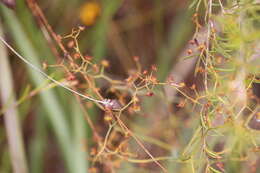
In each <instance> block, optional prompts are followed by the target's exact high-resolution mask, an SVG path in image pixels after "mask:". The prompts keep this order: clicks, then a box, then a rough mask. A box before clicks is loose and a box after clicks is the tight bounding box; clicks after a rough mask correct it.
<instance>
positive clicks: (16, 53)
mask: <svg viewBox="0 0 260 173" xmlns="http://www.w3.org/2000/svg"><path fill="white" fill-rule="evenodd" d="M0 40H1V41H2V42H3V43H4V44H5V45H6V46H7V47H8V48H9V49H10V50H11V51H12V52H13V53H14V54H15V55H16V56H17V57H18V58H19V59H21V60H22V61H23V62H24V63H26V64H27V65H28V66H30V67H31V68H33V69H34V70H35V71H37V72H39V73H41V74H42V75H43V76H44V77H46V78H47V79H49V80H51V81H52V82H53V83H56V84H57V85H58V86H60V87H62V88H64V89H66V90H68V91H70V92H72V93H74V94H77V95H79V96H81V97H83V98H85V99H87V100H90V101H93V102H97V103H102V104H106V102H105V101H103V100H97V99H94V98H92V97H89V96H86V95H84V94H81V93H79V92H77V91H75V90H73V89H71V88H69V87H67V86H65V85H64V84H63V83H61V82H59V81H57V80H55V79H53V78H52V77H50V76H49V75H48V74H46V73H45V72H43V71H42V70H41V69H40V68H38V67H36V66H35V65H33V64H32V63H31V62H30V61H28V60H27V59H26V58H24V57H23V56H22V55H20V54H19V53H18V52H17V51H16V50H14V48H13V47H12V46H11V45H9V44H8V43H7V42H6V41H5V40H4V39H3V38H2V37H0Z"/></svg>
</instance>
